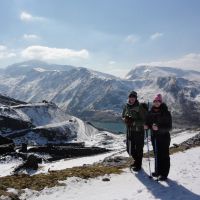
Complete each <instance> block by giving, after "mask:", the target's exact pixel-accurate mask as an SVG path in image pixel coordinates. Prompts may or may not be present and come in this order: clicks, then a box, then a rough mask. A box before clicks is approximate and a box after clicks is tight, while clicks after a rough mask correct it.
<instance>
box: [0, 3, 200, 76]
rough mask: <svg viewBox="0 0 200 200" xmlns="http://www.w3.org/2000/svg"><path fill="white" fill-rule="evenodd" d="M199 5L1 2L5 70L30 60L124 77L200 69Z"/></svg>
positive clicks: (0, 48) (0, 53) (0, 61)
mask: <svg viewBox="0 0 200 200" xmlns="http://www.w3.org/2000/svg"><path fill="white" fill-rule="evenodd" d="M199 8H200V1H199V0H167V1H166V0H57V1H55V0H9V1H8V0H0V30H1V31H0V67H5V66H7V65H9V64H12V63H15V62H21V61H25V60H30V59H40V60H44V61H47V62H49V63H57V64H70V65H74V66H83V67H88V68H91V69H94V70H98V71H103V72H106V73H111V74H114V75H117V76H121V77H123V76H124V75H125V74H126V73H127V72H128V71H129V70H130V69H132V68H134V67H135V66H136V65H139V64H150V65H160V66H174V67H179V68H184V69H195V70H200V68H199V67H200V39H199V38H200V12H199V11H200V9H199Z"/></svg>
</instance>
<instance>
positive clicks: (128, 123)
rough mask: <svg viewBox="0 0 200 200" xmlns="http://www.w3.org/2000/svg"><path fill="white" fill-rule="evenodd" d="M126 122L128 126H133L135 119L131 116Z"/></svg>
mask: <svg viewBox="0 0 200 200" xmlns="http://www.w3.org/2000/svg"><path fill="white" fill-rule="evenodd" d="M124 121H125V123H126V125H127V126H132V125H133V122H134V119H133V118H132V117H131V116H126V117H125V120H124Z"/></svg>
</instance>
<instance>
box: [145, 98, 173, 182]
mask: <svg viewBox="0 0 200 200" xmlns="http://www.w3.org/2000/svg"><path fill="white" fill-rule="evenodd" d="M171 128H172V117H171V113H170V112H169V111H168V107H167V105H166V104H165V103H163V102H162V96H161V94H158V95H157V96H156V97H155V99H154V101H153V106H152V108H151V110H150V111H149V113H148V114H147V116H146V120H145V125H144V129H151V133H152V134H151V141H152V145H153V150H154V155H155V172H153V173H152V176H154V177H158V180H160V181H163V180H166V179H167V176H168V174H169V169H170V157H169V146H170V140H171V138H170V133H169V131H170V130H171Z"/></svg>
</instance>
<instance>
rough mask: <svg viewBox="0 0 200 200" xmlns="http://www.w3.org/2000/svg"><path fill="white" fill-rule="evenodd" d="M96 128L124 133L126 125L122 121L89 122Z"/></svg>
mask: <svg viewBox="0 0 200 200" xmlns="http://www.w3.org/2000/svg"><path fill="white" fill-rule="evenodd" d="M90 123H91V124H93V125H94V126H95V127H97V128H102V129H104V130H107V131H110V132H114V133H117V134H121V133H126V126H125V124H124V123H123V122H97V121H92V122H90Z"/></svg>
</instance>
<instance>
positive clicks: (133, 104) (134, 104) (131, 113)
mask: <svg viewBox="0 0 200 200" xmlns="http://www.w3.org/2000/svg"><path fill="white" fill-rule="evenodd" d="M145 115H146V110H145V108H144V105H143V104H141V103H139V101H138V99H137V92H135V91H132V92H130V94H129V96H128V102H127V103H126V105H125V106H124V108H123V112H122V119H123V121H124V122H125V124H126V127H127V134H126V137H127V139H126V148H127V152H128V154H129V155H130V156H132V158H133V160H134V163H133V164H132V165H131V168H132V169H133V170H134V171H139V170H140V169H141V167H142V158H143V147H144V120H145Z"/></svg>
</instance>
